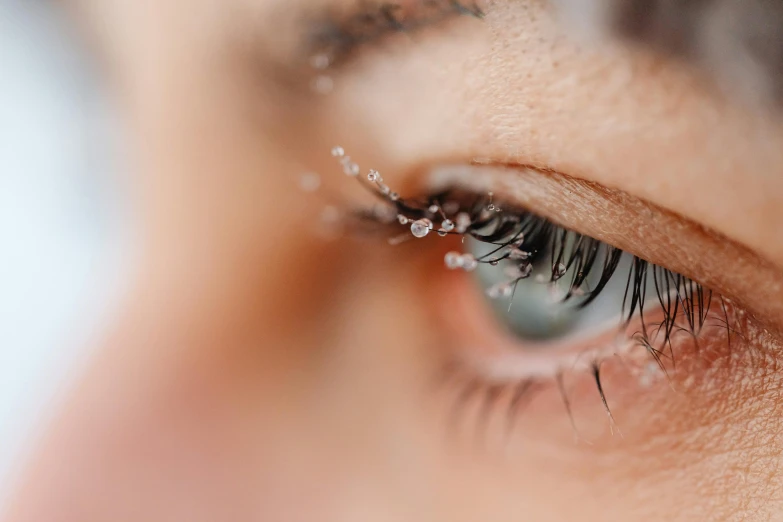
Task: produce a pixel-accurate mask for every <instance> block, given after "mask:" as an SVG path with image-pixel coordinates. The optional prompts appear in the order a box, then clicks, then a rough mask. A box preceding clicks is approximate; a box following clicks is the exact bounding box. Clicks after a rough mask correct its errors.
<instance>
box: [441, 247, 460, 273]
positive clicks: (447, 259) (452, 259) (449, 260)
mask: <svg viewBox="0 0 783 522" xmlns="http://www.w3.org/2000/svg"><path fill="white" fill-rule="evenodd" d="M443 262H444V263H445V264H446V268H448V269H449V270H456V269H457V268H460V267H461V266H462V256H461V255H460V253H459V252H454V251H451V252H447V253H446V255H445V256H444V258H443Z"/></svg>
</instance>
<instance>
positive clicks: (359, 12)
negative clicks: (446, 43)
mask: <svg viewBox="0 0 783 522" xmlns="http://www.w3.org/2000/svg"><path fill="white" fill-rule="evenodd" d="M460 17H470V18H477V19H481V18H483V17H484V11H483V10H482V9H481V8H480V7H479V5H478V4H477V3H476V2H475V1H474V2H470V3H469V2H467V1H463V0H413V1H408V2H405V3H404V4H403V3H396V2H373V3H370V2H366V1H365V2H362V3H359V4H358V5H356V6H355V7H354V8H353V9H352V10H349V11H345V12H342V13H340V12H336V11H326V12H323V13H321V14H320V15H319V17H318V18H316V19H315V20H312V21H311V22H310V23H309V24H308V26H309V27H310V34H309V35H308V38H307V46H308V53H309V54H310V55H313V54H325V55H327V56H328V57H329V61H330V62H329V63H330V65H339V64H340V63H342V62H345V61H348V60H349V59H350V58H351V56H353V55H354V53H355V51H356V50H357V49H359V48H360V47H364V46H366V45H371V44H373V43H378V42H381V41H382V40H384V39H385V38H387V37H389V36H391V35H393V34H399V33H402V34H412V33H415V32H417V31H420V30H422V29H425V28H428V27H431V26H436V25H440V24H442V23H445V22H447V21H449V20H451V19H455V18H460Z"/></svg>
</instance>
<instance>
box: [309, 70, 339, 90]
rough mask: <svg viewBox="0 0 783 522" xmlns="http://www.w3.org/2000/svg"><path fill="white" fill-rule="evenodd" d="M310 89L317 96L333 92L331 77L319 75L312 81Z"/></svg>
mask: <svg viewBox="0 0 783 522" xmlns="http://www.w3.org/2000/svg"><path fill="white" fill-rule="evenodd" d="M312 89H313V90H314V91H315V92H317V93H318V94H329V93H330V92H332V91H333V90H334V80H332V77H331V76H326V75H325V74H320V75H318V76H316V77H315V78H314V79H313V83H312Z"/></svg>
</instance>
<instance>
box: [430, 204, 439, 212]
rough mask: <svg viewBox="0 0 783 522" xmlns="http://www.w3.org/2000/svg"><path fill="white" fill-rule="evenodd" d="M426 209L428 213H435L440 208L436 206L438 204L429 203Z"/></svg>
mask: <svg viewBox="0 0 783 522" xmlns="http://www.w3.org/2000/svg"><path fill="white" fill-rule="evenodd" d="M428 210H429V211H430V214H437V213H438V211H439V210H440V207H438V205H430V208H429V209H428Z"/></svg>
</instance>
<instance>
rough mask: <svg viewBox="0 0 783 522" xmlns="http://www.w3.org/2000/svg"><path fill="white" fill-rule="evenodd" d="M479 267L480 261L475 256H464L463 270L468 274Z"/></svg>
mask: <svg viewBox="0 0 783 522" xmlns="http://www.w3.org/2000/svg"><path fill="white" fill-rule="evenodd" d="M477 266H478V261H476V258H475V256H474V255H473V254H462V269H463V270H464V271H466V272H472V271H474V270H475V269H476V267H477Z"/></svg>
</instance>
